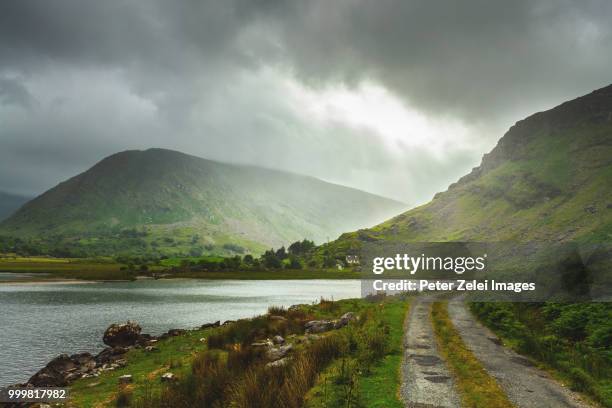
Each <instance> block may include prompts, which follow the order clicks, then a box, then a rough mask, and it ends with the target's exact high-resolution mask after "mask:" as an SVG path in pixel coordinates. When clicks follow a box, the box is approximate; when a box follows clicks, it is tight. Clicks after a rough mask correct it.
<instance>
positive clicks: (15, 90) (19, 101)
mask: <svg viewBox="0 0 612 408" xmlns="http://www.w3.org/2000/svg"><path fill="white" fill-rule="evenodd" d="M0 103H2V104H14V105H17V106H20V107H23V108H30V107H33V106H35V105H36V100H35V99H34V98H33V97H32V95H31V94H30V92H29V91H28V90H27V88H26V87H25V86H23V84H22V83H21V82H19V80H17V79H10V78H0Z"/></svg>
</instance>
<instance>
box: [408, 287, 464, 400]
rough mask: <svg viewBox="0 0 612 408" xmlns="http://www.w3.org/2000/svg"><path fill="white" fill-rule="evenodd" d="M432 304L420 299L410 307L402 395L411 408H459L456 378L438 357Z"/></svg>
mask: <svg viewBox="0 0 612 408" xmlns="http://www.w3.org/2000/svg"><path fill="white" fill-rule="evenodd" d="M432 301H433V300H432V298H429V297H424V296H419V297H417V298H416V299H415V300H414V301H413V302H412V305H411V306H410V313H409V315H408V317H407V325H406V326H407V331H406V334H405V336H404V361H403V363H402V386H401V389H400V394H401V397H402V400H403V401H404V404H405V405H406V407H408V408H442V407H445V408H458V407H460V402H459V397H458V396H457V393H456V391H455V387H454V382H453V378H452V376H451V374H450V372H449V371H448V369H447V367H446V364H445V362H444V361H443V360H442V358H441V357H440V354H439V353H438V348H437V345H436V340H435V335H434V332H433V327H432V325H431V316H430V312H431V302H432Z"/></svg>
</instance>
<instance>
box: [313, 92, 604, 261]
mask: <svg viewBox="0 0 612 408" xmlns="http://www.w3.org/2000/svg"><path fill="white" fill-rule="evenodd" d="M611 239H612V85H610V86H607V87H605V88H602V89H599V90H597V91H594V92H592V93H590V94H588V95H585V96H582V97H580V98H577V99H574V100H572V101H569V102H566V103H563V104H561V105H559V106H557V107H555V108H553V109H551V110H548V111H545V112H539V113H536V114H534V115H532V116H530V117H528V118H526V119H524V120H521V121H519V122H517V123H516V124H515V125H514V126H512V127H511V128H510V130H509V131H508V132H507V133H506V134H505V135H504V136H503V137H502V138H501V139H500V140H499V142H498V143H497V145H496V146H495V148H494V149H493V150H492V151H491V152H490V153H488V154H485V155H484V157H483V159H482V162H481V164H480V166H478V167H476V168H474V169H473V170H472V171H471V172H470V173H469V174H468V175H466V176H464V177H462V178H460V179H459V180H458V181H457V182H456V183H454V184H452V185H451V186H450V187H449V188H448V190H447V191H445V192H442V193H438V194H437V195H436V196H435V197H434V198H433V200H432V201H430V202H429V203H427V204H425V205H423V206H420V207H417V208H414V209H412V210H409V211H407V212H405V213H403V214H400V215H398V216H396V217H394V218H391V219H390V220H388V221H386V222H384V223H382V224H380V225H377V226H375V227H373V228H370V229H364V230H360V231H356V232H352V233H347V234H343V235H342V236H341V237H340V239H338V240H337V241H335V242H333V243H331V245H330V246H329V247H327V246H324V248H326V249H327V250H329V249H332V250H333V252H334V253H335V254H336V255H337V256H341V255H342V254H343V253H345V252H346V251H347V250H349V249H358V248H360V246H361V243H363V242H370V241H377V240H387V241H405V242H408V241H413V242H418V241H423V242H426V241H460V240H470V241H483V242H487V241H488V242H491V241H513V240H514V241H551V242H567V241H572V240H575V241H581V242H589V241H590V242H602V241H604V242H605V241H608V242H609V241H610V240H611Z"/></svg>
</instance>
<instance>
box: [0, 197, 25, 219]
mask: <svg viewBox="0 0 612 408" xmlns="http://www.w3.org/2000/svg"><path fill="white" fill-rule="evenodd" d="M29 199H30V198H29V197H24V196H20V195H15V194H9V193H5V192H2V191H0V221H1V220H3V219H5V218H7V217H8V216H9V215H11V214H13V213H14V212H15V211H17V209H19V207H21V206H22V205H23V204H25V203H26V202H27V201H28V200H29Z"/></svg>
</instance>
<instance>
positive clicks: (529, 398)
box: [448, 298, 592, 408]
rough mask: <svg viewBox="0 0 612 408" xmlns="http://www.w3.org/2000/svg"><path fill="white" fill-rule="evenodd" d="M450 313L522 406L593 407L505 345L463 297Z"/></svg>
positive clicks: (451, 304)
mask: <svg viewBox="0 0 612 408" xmlns="http://www.w3.org/2000/svg"><path fill="white" fill-rule="evenodd" d="M448 313H449V315H450V318H451V320H452V322H453V325H454V326H455V328H456V329H457V331H458V332H459V334H460V335H461V338H462V340H463V342H464V343H465V345H466V346H467V347H468V348H469V349H470V350H471V351H472V353H474V355H475V356H476V358H478V360H480V362H481V363H482V365H483V366H484V367H485V368H486V370H487V371H488V372H489V374H490V375H491V376H492V377H494V378H495V379H496V380H497V381H498V382H499V384H500V385H501V387H502V388H503V389H504V391H505V392H506V394H507V395H508V398H509V399H510V401H512V403H513V404H515V405H516V406H517V407H519V408H591V407H592V405H589V404H587V403H585V402H584V401H582V400H581V399H580V397H578V395H577V394H576V393H574V392H572V391H570V390H569V389H567V388H565V387H563V386H562V385H561V384H559V383H557V382H556V381H555V380H553V379H552V378H551V377H550V376H549V375H548V374H547V373H546V372H544V371H542V370H540V369H538V368H536V367H534V366H533V364H532V363H531V361H530V360H528V359H527V358H525V357H523V356H521V355H519V354H517V353H515V352H514V351H512V350H510V349H508V348H506V347H504V346H502V345H501V341H500V340H499V339H498V338H497V337H496V336H495V335H494V334H493V333H492V332H491V331H490V330H489V329H487V328H486V327H484V326H483V325H482V324H480V323H479V322H478V321H477V320H476V318H475V317H474V316H473V315H472V314H471V313H470V311H469V310H468V309H467V307H466V305H465V303H464V302H463V301H462V300H461V299H460V298H455V299H453V300H451V301H450V302H449V303H448Z"/></svg>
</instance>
